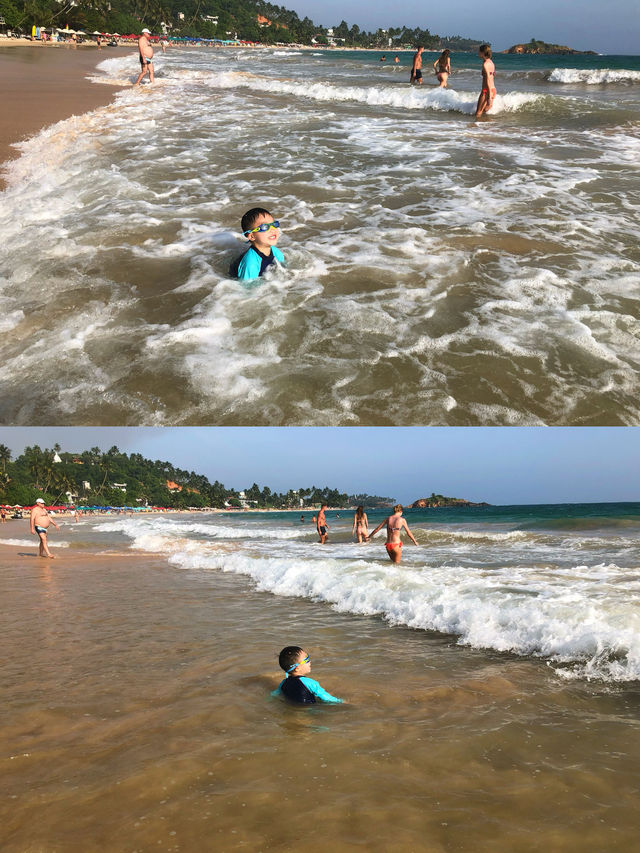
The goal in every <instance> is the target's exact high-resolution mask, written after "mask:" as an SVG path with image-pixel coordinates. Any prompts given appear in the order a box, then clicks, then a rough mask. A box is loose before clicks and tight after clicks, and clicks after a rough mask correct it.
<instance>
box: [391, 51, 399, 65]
mask: <svg viewBox="0 0 640 853" xmlns="http://www.w3.org/2000/svg"><path fill="white" fill-rule="evenodd" d="M393 61H394V62H395V64H396V65H397V64H398V63H399V62H400V57H399V56H398V54H397V53H396V55H395V56H394V57H393Z"/></svg>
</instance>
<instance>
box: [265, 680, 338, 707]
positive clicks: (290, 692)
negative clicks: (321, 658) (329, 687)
mask: <svg viewBox="0 0 640 853" xmlns="http://www.w3.org/2000/svg"><path fill="white" fill-rule="evenodd" d="M271 695H272V696H284V697H285V698H286V699H288V700H289V701H290V702H296V703H297V704H300V705H315V703H316V702H317V701H318V700H319V701H320V702H330V703H332V704H334V705H336V704H337V705H340V704H342V703H343V702H344V699H338V698H337V696H332V695H331V693H327V691H326V690H325V689H324V688H323V687H320V685H319V684H318V682H317V681H314V680H313V678H307V677H306V676H305V675H288V676H287V677H286V678H284V679H283V680H282V681H281V682H280V685H279V687H278V689H277V690H274V691H273V693H272V694H271Z"/></svg>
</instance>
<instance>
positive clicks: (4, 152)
mask: <svg viewBox="0 0 640 853" xmlns="http://www.w3.org/2000/svg"><path fill="white" fill-rule="evenodd" d="M131 50H132V48H131V47H118V48H108V49H107V48H104V49H103V50H100V51H98V49H97V48H96V47H93V46H92V47H89V46H87V47H84V46H81V47H78V48H73V47H71V46H66V45H47V46H44V45H41V44H37V43H29V42H25V43H16V42H13V43H12V42H11V41H10V40H7V41H6V42H4V41H3V42H0V101H2V104H3V110H2V114H1V115H0V189H2V188H3V187H4V185H5V184H4V180H3V174H2V173H3V168H2V164H4V163H5V162H6V161H7V160H11V159H13V158H15V157H17V156H19V152H18V150H17V149H16V148H14V147H12V146H13V144H14V143H16V142H20V141H22V140H24V139H28V138H29V137H31V136H33V135H34V134H36V133H38V131H40V130H42V129H43V128H44V127H48V126H49V125H50V124H54V123H55V122H57V121H61V120H62V119H65V118H69V117H71V116H80V115H83V114H84V113H86V112H89V110H94V109H96V108H97V107H101V106H105V105H106V104H109V103H111V101H112V100H113V96H114V94H115V92H116V91H117V87H115V86H96V85H95V83H91V82H90V81H89V80H88V79H87V77H88V75H90V74H92V73H93V72H94V71H95V68H96V66H97V65H98V63H99V62H102V61H103V60H104V59H107V58H108V57H110V56H118V55H123V54H126V53H130V52H131Z"/></svg>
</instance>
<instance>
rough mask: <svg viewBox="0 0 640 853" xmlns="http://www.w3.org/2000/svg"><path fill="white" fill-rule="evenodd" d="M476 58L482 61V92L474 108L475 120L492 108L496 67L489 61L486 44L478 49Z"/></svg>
mask: <svg viewBox="0 0 640 853" xmlns="http://www.w3.org/2000/svg"><path fill="white" fill-rule="evenodd" d="M478 56H480V57H481V58H482V59H484V62H483V63H482V91H481V92H480V97H479V98H478V105H477V107H476V118H480V116H481V115H484V114H485V113H486V112H488V111H489V110H490V109H491V107H492V106H493V100H494V98H495V96H496V85H495V75H496V67H495V65H494V64H493V60H492V59H491V48H490V47H489V45H488V44H481V45H480V47H479V48H478Z"/></svg>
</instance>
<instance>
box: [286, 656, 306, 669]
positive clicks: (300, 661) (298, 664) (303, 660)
mask: <svg viewBox="0 0 640 853" xmlns="http://www.w3.org/2000/svg"><path fill="white" fill-rule="evenodd" d="M303 663H311V658H310V657H309V655H307V656H306V658H303V659H302V660H299V661H298V663H294V665H293V666H290V667H289V669H288V670H287V672H293V670H294V669H295V668H296V667H297V666H300V665H301V664H303Z"/></svg>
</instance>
